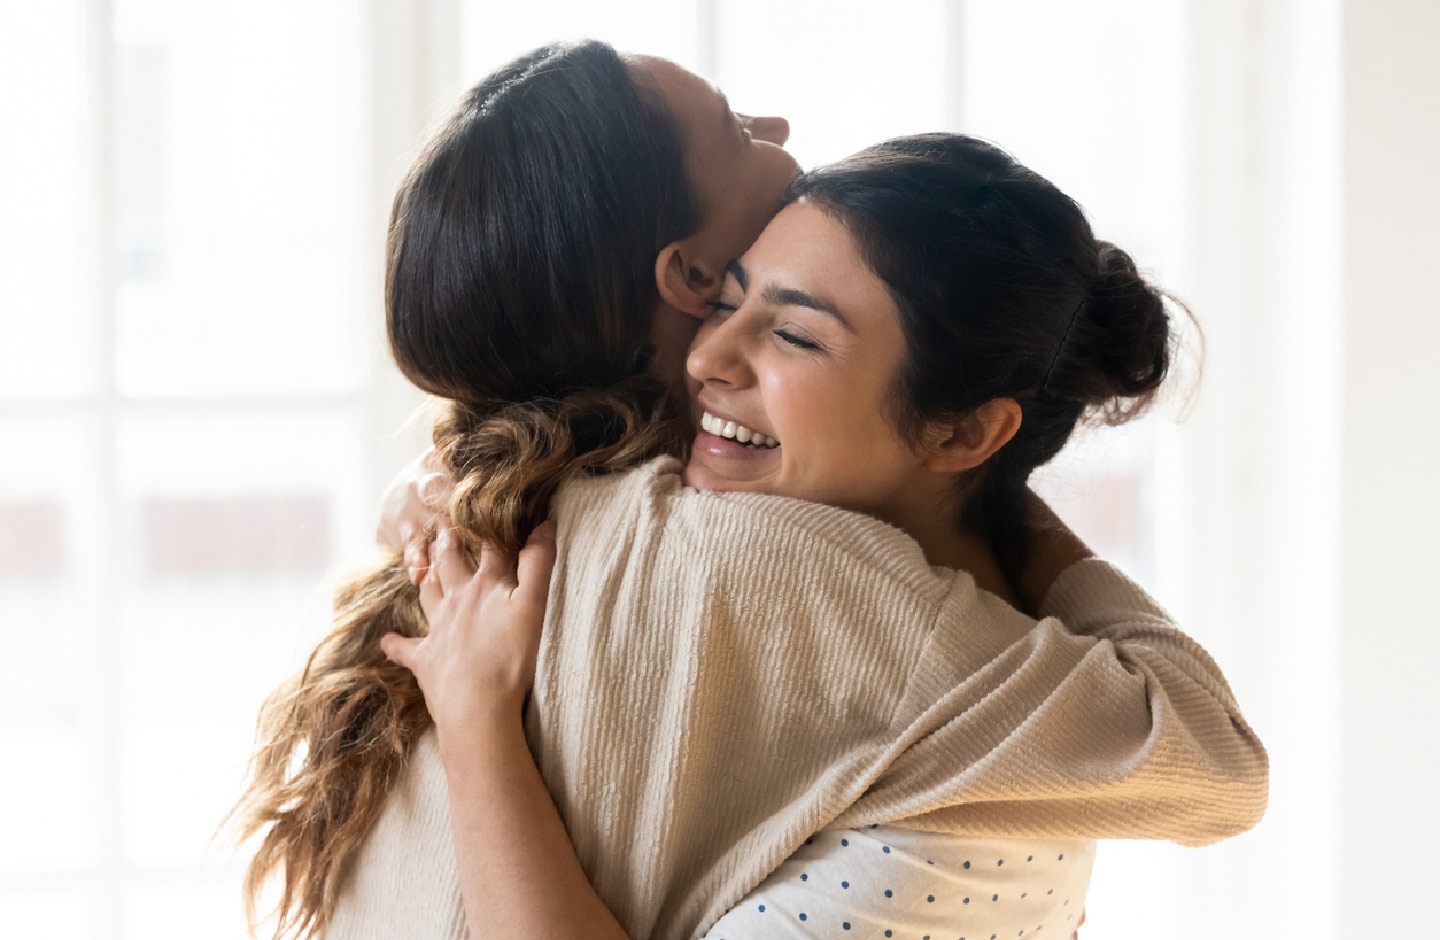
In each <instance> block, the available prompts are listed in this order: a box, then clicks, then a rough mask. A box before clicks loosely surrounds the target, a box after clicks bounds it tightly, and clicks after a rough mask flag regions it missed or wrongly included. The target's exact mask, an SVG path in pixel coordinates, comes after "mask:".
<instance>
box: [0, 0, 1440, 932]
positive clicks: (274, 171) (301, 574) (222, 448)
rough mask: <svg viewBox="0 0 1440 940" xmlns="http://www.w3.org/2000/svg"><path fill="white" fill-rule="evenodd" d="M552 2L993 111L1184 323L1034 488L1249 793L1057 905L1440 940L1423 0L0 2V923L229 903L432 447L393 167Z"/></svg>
mask: <svg viewBox="0 0 1440 940" xmlns="http://www.w3.org/2000/svg"><path fill="white" fill-rule="evenodd" d="M580 36H593V37H596V38H601V39H606V40H609V41H611V42H613V43H614V44H616V45H617V46H619V47H621V48H624V49H629V50H635V51H643V52H648V53H653V54H659V55H663V56H667V57H669V58H672V59H674V60H676V61H678V62H680V63H681V64H683V65H686V66H687V67H689V68H692V69H694V70H696V71H698V72H700V73H701V74H704V75H706V76H707V77H709V78H711V79H713V80H714V81H716V82H717V83H718V84H719V85H720V86H721V87H723V88H724V89H725V90H726V91H727V92H728V94H729V95H730V98H731V100H732V101H733V102H734V103H735V105H736V107H737V108H738V109H740V110H744V111H750V112H752V113H764V114H776V113H778V114H783V115H785V116H787V117H788V118H789V119H790V121H791V124H792V127H793V135H792V141H791V149H792V150H793V151H794V152H795V154H796V155H797V157H798V158H799V159H800V161H801V163H802V164H805V165H812V164H815V163H818V162H823V161H826V160H829V159H834V158H837V157H840V156H843V155H845V154H846V153H849V152H850V151H852V150H855V149H857V148H859V147H861V146H863V145H865V144H868V143H871V142H873V141H875V140H878V139H881V138H883V137H887V136H892V135H895V134H901V133H910V132H918V131H927V130H934V129H941V128H943V129H952V130H962V131H966V132H969V133H974V134H978V135H981V136H984V137H987V138H990V139H993V140H995V141H997V142H999V143H1000V144H1002V145H1004V146H1005V147H1007V148H1008V149H1010V150H1011V151H1012V152H1014V153H1015V154H1016V155H1017V156H1018V157H1019V158H1020V159H1021V160H1022V161H1023V162H1025V163H1027V164H1029V165H1030V166H1032V167H1033V168H1034V169H1036V170H1038V171H1040V172H1041V173H1043V174H1045V175H1047V176H1049V177H1050V178H1051V179H1053V180H1054V181H1055V182H1056V183H1057V184H1058V185H1060V187H1061V188H1062V189H1065V190H1066V191H1067V192H1069V193H1071V194H1072V195H1073V196H1075V197H1076V198H1077V199H1078V200H1079V201H1080V203H1081V204H1082V205H1084V206H1085V207H1086V208H1087V210H1088V211H1089V212H1090V215H1091V217H1092V220H1093V221H1094V223H1095V226H1096V229H1097V230H1098V232H1099V233H1100V234H1101V235H1102V236H1104V237H1107V238H1110V239H1112V240H1114V241H1116V242H1118V243H1119V244H1121V245H1122V246H1124V247H1126V248H1128V249H1129V250H1131V251H1132V253H1133V254H1135V255H1136V257H1137V258H1138V259H1139V260H1140V262H1141V264H1142V266H1144V267H1145V268H1147V269H1148V270H1149V271H1151V272H1152V273H1153V274H1154V275H1155V276H1156V277H1157V278H1158V280H1159V281H1160V282H1161V283H1163V284H1165V285H1167V286H1169V287H1171V288H1172V289H1173V290H1175V291H1176V292H1177V293H1178V294H1179V295H1180V296H1182V297H1184V298H1185V299H1186V301H1187V302H1188V303H1189V304H1190V305H1191V306H1192V307H1193V309H1194V310H1195V312H1196V314H1197V316H1198V318H1199V320H1200V322H1201V323H1202V324H1203V327H1204V332H1205V340H1206V347H1207V355H1206V362H1205V369H1204V376H1203V380H1202V381H1201V382H1200V384H1199V388H1198V393H1197V395H1196V396H1195V398H1194V400H1193V402H1192V403H1191V405H1190V407H1189V409H1188V416H1187V417H1185V420H1183V421H1177V418H1178V417H1180V414H1181V412H1184V411H1186V409H1185V408H1184V407H1183V402H1176V403H1174V404H1173V405H1172V407H1170V408H1169V409H1168V410H1166V409H1162V411H1161V413H1159V414H1157V415H1156V416H1154V417H1152V418H1150V419H1147V420H1146V421H1145V422H1144V423H1142V424H1140V425H1138V426H1136V427H1134V428H1130V429H1127V430H1126V431H1124V432H1123V433H1118V432H1116V433H1108V434H1097V435H1094V436H1092V437H1087V438H1085V439H1083V440H1081V441H1079V442H1077V443H1076V444H1075V445H1073V446H1072V447H1071V448H1070V449H1069V450H1068V451H1067V452H1066V453H1065V454H1063V455H1062V456H1061V458H1060V459H1059V460H1057V462H1056V464H1055V465H1054V466H1053V467H1052V468H1051V469H1050V470H1049V471H1047V473H1046V475H1045V479H1044V481H1043V485H1044V488H1045V491H1046V492H1047V494H1049V495H1050V496H1051V497H1052V498H1053V499H1054V500H1055V501H1056V503H1057V505H1058V506H1059V508H1060V509H1061V511H1062V513H1063V514H1065V515H1066V516H1067V518H1069V519H1071V520H1072V521H1073V522H1074V524H1075V525H1076V526H1077V527H1079V528H1080V529H1081V530H1082V533H1083V534H1085V535H1086V536H1087V538H1089V539H1090V540H1091V541H1092V542H1093V543H1094V544H1095V545H1096V546H1097V548H1099V549H1100V550H1101V551H1102V553H1104V554H1106V555H1107V556H1109V557H1111V558H1113V559H1115V560H1117V561H1118V562H1119V563H1121V564H1122V565H1123V566H1124V567H1126V568H1127V569H1128V570H1130V571H1131V572H1132V573H1133V574H1134V575H1135V576H1136V577H1137V578H1139V579H1140V580H1141V581H1142V582H1144V583H1145V584H1147V585H1148V586H1149V587H1150V588H1152V590H1153V592H1154V593H1156V594H1157V595H1158V596H1159V597H1160V598H1161V599H1162V600H1163V601H1164V602H1165V603H1166V604H1167V605H1168V606H1170V607H1171V608H1172V610H1174V611H1175V613H1176V614H1177V615H1178V617H1179V619H1180V620H1181V622H1182V623H1183V624H1184V625H1185V626H1186V628H1187V629H1188V630H1190V631H1191V632H1192V633H1193V634H1194V635H1195V636H1197V637H1198V638H1199V639H1200V640H1201V641H1202V642H1203V643H1205V644H1206V646H1207V647H1208V648H1209V649H1210V650H1211V651H1212V652H1213V653H1214V654H1215V655H1216V657H1217V659H1218V660H1219V661H1220V663H1221V664H1222V665H1223V666H1224V667H1225V669H1226V672H1227V675H1228V676H1229V677H1230V679H1231V681H1232V684H1233V685H1234V687H1235V689H1236V691H1237V693H1238V694H1239V696H1240V700H1241V702H1242V703H1243V704H1244V706H1245V708H1246V712H1247V716H1248V717H1249V719H1250V720H1251V721H1252V723H1253V724H1254V725H1255V726H1256V727H1257V728H1258V729H1259V730H1260V732H1261V734H1262V736H1263V738H1264V739H1265V740H1266V742H1267V744H1268V745H1269V747H1270V751H1271V756H1272V764H1273V782H1272V793H1271V809H1270V812H1269V815H1268V817H1267V818H1266V820H1265V822H1264V823H1262V824H1261V826H1260V827H1259V828H1257V829H1256V830H1255V831H1254V832H1252V833H1250V834H1247V835H1245V836H1242V837H1240V838H1238V839H1234V840H1231V841H1229V842H1227V843H1224V844H1222V845H1220V846H1218V847H1214V848H1209V849H1204V850H1187V849H1180V848H1178V847H1175V846H1171V845H1157V844H1148V843H1106V844H1105V845H1103V846H1102V849H1101V853H1100V859H1099V862H1098V863H1097V868H1096V875H1095V882H1094V889H1093V892H1092V895H1091V898H1090V901H1089V905H1088V907H1089V922H1088V924H1087V926H1086V928H1085V929H1084V930H1083V931H1082V935H1085V936H1092V937H1098V938H1107V940H1109V938H1124V940H1129V938H1135V940H1139V938H1156V937H1161V938H1177V940H1178V938H1185V940H1189V938H1194V940H1200V938H1207V940H1209V938H1213V937H1217V936H1219V937H1229V938H1252V937H1253V938H1259V937H1274V936H1285V937H1316V938H1340V937H1354V936H1366V937H1369V936H1378V935H1381V934H1382V933H1387V932H1395V933H1399V934H1402V935H1406V936H1430V935H1440V927H1437V926H1436V925H1435V924H1434V922H1433V918H1432V917H1431V916H1430V910H1431V907H1430V904H1429V901H1428V897H1429V895H1428V889H1429V888H1430V887H1431V886H1432V885H1433V884H1434V883H1435V882H1436V881H1437V876H1440V863H1437V861H1436V853H1435V852H1434V850H1433V846H1434V845H1435V844H1436V843H1437V841H1440V813H1437V812H1436V810H1435V808H1434V802H1433V798H1432V797H1431V796H1430V793H1431V792H1432V790H1431V787H1432V786H1433V781H1434V779H1435V778H1436V776H1437V774H1436V771H1437V770H1440V759H1437V757H1436V750H1437V743H1440V742H1437V734H1436V732H1435V730H1434V725H1435V722H1436V719H1437V718H1440V707H1437V706H1440V683H1437V682H1436V681H1435V679H1434V673H1435V669H1436V665H1437V662H1440V656H1437V653H1440V639H1437V634H1440V615H1437V613H1436V606H1437V605H1436V604H1435V603H1434V602H1432V601H1431V600H1430V598H1429V596H1428V588H1427V585H1428V581H1429V578H1431V577H1434V576H1435V575H1436V573H1437V572H1440V550H1437V547H1436V536H1435V533H1436V532H1437V531H1440V497H1437V487H1436V486H1435V484H1434V483H1433V482H1432V480H1433V477H1432V474H1433V473H1434V472H1435V470H1434V468H1435V465H1436V463H1437V458H1440V444H1437V436H1436V433H1435V432H1436V431H1437V429H1440V427H1437V426H1440V422H1437V421H1436V418H1435V415H1434V408H1433V407H1432V406H1431V405H1430V402H1429V395H1430V393H1431V392H1432V390H1433V385H1434V381H1435V376H1436V374H1437V371H1440V370H1437V365H1440V352H1437V350H1440V325H1437V312H1440V311H1437V307H1440V304H1437V302H1436V301H1435V299H1434V296H1433V290H1432V284H1431V281H1432V279H1433V278H1432V277H1431V272H1432V271H1433V270H1434V269H1435V267H1436V262H1435V260H1434V259H1436V258H1440V234H1437V226H1436V224H1435V223H1436V219H1437V217H1440V183H1437V180H1436V176H1435V173H1436V170H1435V168H1436V167H1437V166H1440V126H1437V118H1436V115H1437V114H1440V102H1437V97H1440V64H1437V59H1440V57H1437V56H1436V55H1435V50H1436V49H1440V4H1436V3H1434V2H1433V0H1363V2H1362V0H1313V2H1312V0H1087V2H1085V3H1079V2H1065V0H951V2H944V0H890V2H886V3H883V4H882V3H874V2H856V0H831V2H830V3H827V4H824V5H818V6H817V5H815V4H808V3H806V4H801V3H798V2H795V3H790V2H779V0H763V2H762V0H631V2H619V0H613V2H584V0H529V2H527V3H524V4H511V3H498V2H483V0H414V2H401V0H250V2H247V3H243V4H242V3H238V2H221V0H184V2H182V0H50V2H47V3H44V4H39V3H28V2H24V0H0V128H3V131H0V133H3V138H0V139H3V147H0V643H3V647H0V755H4V756H3V762H4V763H3V768H4V772H3V773H0V934H3V935H5V936H13V937H27V936H44V937H53V938H77V940H78V938H85V940H114V938H141V937H144V938H171V937H173V938H187V940H188V938H195V937H237V936H240V935H241V933H242V931H243V925H242V923H241V918H240V913H239V905H238V890H237V884H238V876H239V871H240V869H241V867H242V864H243V859H240V858H237V857H235V856H234V855H233V854H231V853H229V852H228V851H226V850H225V849H224V848H223V847H219V846H211V845H207V840H208V838H209V836H210V834H211V832H212V830H213V828H214V826H215V824H216V823H217V822H218V820H219V818H220V817H221V816H222V815H223V813H224V811H225V810H226V809H227V808H228V805H229V804H230V802H231V801H233V799H234V797H235V796H236V795H237V793H238V790H239V785H240V780H241V775H242V770H243V763H244V760H245V758H246V756H247V755H248V749H249V745H250V735H251V730H252V729H251V726H252V722H253V720H254V715H255V711H256V708H257V706H258V704H259V701H260V700H261V698H262V697H263V696H264V694H265V693H266V692H267V691H268V690H269V689H270V688H272V687H273V686H274V685H275V684H276V683H277V682H278V681H279V680H280V679H281V678H282V677H283V676H284V675H285V674H287V673H288V672H289V671H290V670H292V669H293V668H294V667H295V666H296V665H297V664H298V663H299V662H300V660H301V657H302V656H303V654H304V653H305V652H306V651H307V650H308V648H309V647H310V646H311V645H312V644H313V642H314V641H315V640H316V639H317V638H318V636H319V634H320V633H321V631H323V629H324V626H325V621H326V606H327V598H326V589H325V583H326V579H327V578H328V577H329V576H330V575H331V574H333V573H334V572H335V571H338V570H341V569H343V568H344V567H346V566H347V565H349V564H351V563H353V562H354V561H355V560H357V559H359V558H362V557H364V556H365V554H366V553H367V552H369V551H370V550H371V548H370V546H371V540H372V533H373V525H374V517H375V508H376V503H377V500H378V496H379V493H380V491H381V490H382V488H383V486H384V483H385V481H386V480H388V479H389V477H390V476H391V475H392V474H393V473H394V472H395V470H397V469H398V468H399V467H400V466H401V465H402V464H403V463H404V462H405V461H406V460H408V459H409V457H410V456H412V455H413V454H414V453H415V452H417V451H418V450H419V448H420V447H421V446H422V445H423V441H424V438H425V429H424V426H423V422H420V421H415V420H411V419H410V416H411V415H412V413H413V412H414V409H415V407H416V405H417V404H418V401H419V399H418V397H417V396H416V395H415V394H414V393H413V392H412V391H411V390H410V389H409V388H408V387H407V386H406V385H405V384H404V383H403V382H402V381H401V380H400V379H399V378H398V377H397V376H396V375H395V373H394V370H393V368H392V367H391V366H390V365H389V363H388V360H387V358H386V353H385V350H384V348H383V345H382V337H381V331H380V317H381V310H380V301H379V285H380V278H381V269H380V257H381V245H382V239H383V226H384V220H385V215H386V212H387V211H388V206H389V199H390V196H391V194H392V192H393V190H394V187H395V184H396V182H397V181H398V178H399V176H400V174H401V173H402V172H403V170H404V167H405V166H406V163H407V161H408V159H409V157H410V156H411V155H412V154H413V153H414V152H415V149H416V147H417V146H418V144H419V142H420V141H421V139H422V138H423V135H424V131H425V128H426V127H427V126H428V125H429V124H430V123H431V122H433V121H434V120H435V119H436V118H437V117H439V116H440V115H441V114H442V113H443V112H444V111H445V110H446V108H448V106H449V105H450V104H451V103H452V102H453V101H454V100H455V98H456V96H457V94H458V92H459V91H460V90H461V89H462V88H464V87H465V86H466V85H468V84H470V83H471V82H473V81H474V80H476V79H477V78H479V77H480V76H481V75H483V74H484V73H485V72H486V71H488V70H489V69H491V68H493V67H494V66H495V65H497V64H499V63H501V62H503V61H504V60H505V59H507V58H509V57H510V56H512V55H514V54H516V53H518V52H520V51H523V50H524V49H527V48H529V47H531V46H534V45H537V44H539V43H541V42H544V41H548V40H552V39H557V38H574V37H580ZM1192 348H1193V343H1192Z"/></svg>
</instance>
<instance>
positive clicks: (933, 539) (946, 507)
mask: <svg viewBox="0 0 1440 940" xmlns="http://www.w3.org/2000/svg"><path fill="white" fill-rule="evenodd" d="M924 502H925V505H923V506H916V507H915V509H914V510H913V511H911V512H907V513H905V515H904V518H897V519H891V520H887V521H889V522H890V523H891V524H892V525H895V526H897V527H899V528H900V529H902V530H904V532H905V534H906V535H908V536H910V537H911V538H913V539H914V540H915V541H916V542H918V543H919V544H920V548H921V550H922V551H924V552H925V560H926V561H928V562H930V564H932V565H935V566H937V567H940V568H954V569H957V570H959V571H964V572H967V573H968V574H969V575H970V576H971V577H973V578H974V579H975V585H976V586H977V587H979V588H980V589H981V590H983V591H989V592H990V593H991V594H994V595H995V596H996V597H999V598H1000V599H1001V600H1003V601H1006V602H1007V603H1009V604H1011V605H1012V606H1015V607H1019V598H1018V596H1017V595H1016V593H1015V590H1014V588H1012V587H1011V586H1010V582H1009V580H1008V579H1007V578H1006V577H1005V573H1004V571H1003V569H1002V568H1001V567H1000V561H999V559H998V558H997V557H996V555H995V550H994V548H993V547H991V545H990V542H989V540H988V539H986V538H984V537H983V536H981V535H979V534H977V533H975V532H971V531H969V530H967V529H966V528H964V527H963V526H962V525H961V524H960V522H959V520H958V516H959V511H958V509H957V508H956V507H955V505H954V502H953V501H951V500H940V501H938V505H939V507H940V508H939V509H937V508H936V507H937V501H932V500H926V501H924Z"/></svg>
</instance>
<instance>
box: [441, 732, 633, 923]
mask: <svg viewBox="0 0 1440 940" xmlns="http://www.w3.org/2000/svg"><path fill="white" fill-rule="evenodd" d="M440 747H441V754H442V756H443V758H444V762H445V776H446V780H447V782H448V785H449V788H450V816H451V830H452V832H453V834H454V837H455V861H456V865H457V868H458V870H459V874H460V890H461V893H462V895H463V896H464V900H465V916H466V921H467V923H468V924H469V927H470V935H471V936H472V937H474V938H475V940H484V938H490V937H496V938H498V937H504V938H506V940H525V938H535V940H542V938H543V940H567V938H572V937H573V938H577V940H578V938H586V940H627V938H626V936H625V932H624V930H623V929H622V928H621V927H620V924H619V923H618V922H617V921H616V920H615V918H614V916H613V915H612V914H611V913H610V911H609V910H608V909H607V908H606V907H605V904H604V902H602V901H601V900H600V897H599V895H597V894H596V893H595V889H594V888H593V887H591V885H590V882H589V880H588V879H587V878H586V876H585V872H584V870H583V869H581V867H580V862H579V860H578V859H577V858H576V857H575V850H574V848H573V847H572V845H571V843H570V837H569V835H568V834H567V833H566V832H565V826H564V823H563V822H561V820H560V814H559V813H558V812H557V811H556V809H555V804H554V802H552V801H551V799H550V793H549V791H548V790H547V789H546V788H545V783H544V781H543V780H542V779H541V777H540V772H539V770H538V769H537V768H536V766H535V760H534V758H533V757H532V756H531V754H530V750H529V748H528V747H527V746H526V743H525V733H524V728H523V726H522V725H521V723H520V721H519V720H517V719H516V718H515V717H513V716H508V715H507V716H496V717H495V719H494V720H493V721H489V722H486V723H484V725H482V726H481V727H478V728H471V729H467V732H466V733H464V734H458V733H457V734H454V735H452V736H451V739H450V740H447V739H446V736H445V735H444V733H443V731H442V733H441V740H440Z"/></svg>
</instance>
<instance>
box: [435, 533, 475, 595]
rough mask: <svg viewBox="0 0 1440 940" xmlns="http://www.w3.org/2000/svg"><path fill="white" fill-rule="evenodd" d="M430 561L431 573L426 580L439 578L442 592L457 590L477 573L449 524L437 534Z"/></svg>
mask: <svg viewBox="0 0 1440 940" xmlns="http://www.w3.org/2000/svg"><path fill="white" fill-rule="evenodd" d="M430 561H431V569H430V574H429V576H427V577H426V579H425V580H426V582H427V583H428V582H429V581H431V580H437V581H438V582H439V588H440V591H441V593H444V592H446V591H453V590H455V589H456V588H457V587H459V586H460V585H461V584H463V583H465V582H466V581H468V580H469V579H470V576H471V575H472V574H474V573H475V566H474V565H473V564H471V562H470V556H469V555H468V554H467V553H466V551H465V547H464V546H463V545H461V544H460V541H459V540H458V539H457V538H455V531H454V530H453V529H451V528H449V527H448V526H447V527H446V528H443V529H441V530H440V534H439V535H437V536H435V545H434V547H433V548H432V549H431V558H430Z"/></svg>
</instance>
